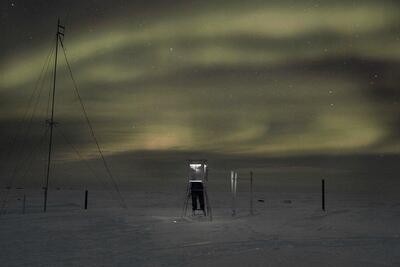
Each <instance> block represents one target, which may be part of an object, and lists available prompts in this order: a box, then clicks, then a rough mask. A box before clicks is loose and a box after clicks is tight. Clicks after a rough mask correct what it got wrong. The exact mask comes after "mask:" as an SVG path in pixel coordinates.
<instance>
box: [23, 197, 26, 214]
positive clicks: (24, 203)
mask: <svg viewBox="0 0 400 267" xmlns="http://www.w3.org/2000/svg"><path fill="white" fill-rule="evenodd" d="M25 208H26V195H25V194H24V199H23V202H22V214H25Z"/></svg>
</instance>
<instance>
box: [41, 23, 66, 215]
mask: <svg viewBox="0 0 400 267" xmlns="http://www.w3.org/2000/svg"><path fill="white" fill-rule="evenodd" d="M64 31H65V27H64V26H62V25H61V24H60V19H58V21H57V33H56V54H55V57H54V72H53V93H52V102H51V117H50V120H47V123H48V125H49V127H50V136H49V152H48V157H47V173H46V186H45V188H44V203H43V212H46V210H47V193H48V189H49V178H50V165H51V150H52V145H53V128H54V125H55V122H54V103H55V101H54V100H55V96H56V81H57V60H58V46H59V41H60V39H61V37H64Z"/></svg>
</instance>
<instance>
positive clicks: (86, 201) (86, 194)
mask: <svg viewBox="0 0 400 267" xmlns="http://www.w3.org/2000/svg"><path fill="white" fill-rule="evenodd" d="M87 203H88V190H85V210H87Z"/></svg>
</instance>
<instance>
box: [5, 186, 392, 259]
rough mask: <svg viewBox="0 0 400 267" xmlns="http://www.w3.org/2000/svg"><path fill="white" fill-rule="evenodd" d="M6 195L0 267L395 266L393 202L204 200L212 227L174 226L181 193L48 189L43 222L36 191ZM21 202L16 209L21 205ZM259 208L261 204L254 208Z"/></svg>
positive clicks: (349, 197) (216, 195)
mask: <svg viewBox="0 0 400 267" xmlns="http://www.w3.org/2000/svg"><path fill="white" fill-rule="evenodd" d="M25 194H26V195H27V202H26V203H27V204H26V213H25V214H21V213H22V198H21V196H22V193H21V192H20V193H18V195H16V194H15V193H13V194H12V195H10V201H9V208H8V213H7V214H5V215H2V216H1V217H0V259H1V261H0V266H400V197H396V196H393V195H391V196H387V195H382V194H379V195H378V194H377V195H373V194H362V193H359V194H350V193H347V194H344V193H342V194H340V193H329V194H327V211H326V212H323V211H321V201H320V195H319V194H317V193H279V192H256V193H255V194H254V195H255V214H254V215H253V216H250V214H249V195H248V193H246V192H239V194H238V195H239V199H238V201H237V202H238V211H237V216H235V217H232V216H231V214H230V212H231V211H230V204H231V202H230V200H231V199H230V194H229V193H227V192H211V193H210V195H211V196H210V198H211V204H212V207H213V215H214V216H213V220H212V221H209V220H207V219H205V218H202V217H192V216H189V217H184V218H181V211H182V205H183V194H178V193H176V192H168V191H165V192H155V191H152V192H151V191H148V192H143V191H141V192H136V191H124V192H123V195H124V197H125V199H126V202H127V205H128V208H127V209H123V208H119V207H118V206H117V202H116V201H114V200H112V196H111V194H110V193H109V192H101V191H90V192H89V209H88V210H86V211H85V210H83V209H82V206H83V196H84V193H83V191H75V190H58V191H57V190H55V191H51V192H50V194H49V206H48V212H47V213H46V214H44V213H41V212H40V209H41V204H42V199H41V195H40V194H39V193H38V192H34V191H32V192H25ZM18 199H19V200H18ZM258 200H264V202H261V201H258Z"/></svg>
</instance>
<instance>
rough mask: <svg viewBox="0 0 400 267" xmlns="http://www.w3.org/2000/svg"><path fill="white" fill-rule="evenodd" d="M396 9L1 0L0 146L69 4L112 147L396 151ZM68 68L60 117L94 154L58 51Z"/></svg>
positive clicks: (78, 61) (79, 65)
mask: <svg viewBox="0 0 400 267" xmlns="http://www.w3.org/2000/svg"><path fill="white" fill-rule="evenodd" d="M167 2H168V3H167ZM399 14H400V5H399V4H398V3H396V1H329V2H327V1H304V0H302V1H246V2H243V1H229V2H225V1H212V3H211V2H207V1H147V2H146V3H136V2H131V1H73V2H70V1H57V3H55V2H51V1H35V2H34V3H33V1H3V2H2V4H1V26H0V30H1V32H2V36H3V38H2V41H1V43H0V46H1V51H2V52H1V55H0V75H1V76H0V97H1V99H0V103H1V106H0V127H1V129H2V133H1V135H2V139H1V145H2V147H3V148H7V147H8V145H9V143H10V140H11V136H12V135H13V134H14V133H15V131H14V129H15V128H16V125H17V124H16V121H18V119H19V118H20V117H21V116H22V114H23V110H24V108H25V107H26V104H27V99H28V96H29V94H30V92H31V91H32V88H33V85H34V83H35V81H36V80H37V77H38V76H39V73H40V70H41V67H42V65H43V62H44V61H45V59H46V56H47V55H48V53H49V49H50V48H51V46H52V45H54V42H53V38H54V33H55V28H56V21H57V16H59V17H60V18H61V22H62V23H64V24H65V26H66V28H67V30H66V35H65V40H64V43H65V46H66V48H67V53H68V56H69V60H70V63H71V66H72V69H73V72H74V75H75V77H76V80H77V83H78V85H79V87H80V91H81V93H82V97H83V99H84V101H85V103H86V105H87V108H88V112H89V115H90V118H91V119H92V121H93V124H94V127H95V129H96V133H97V135H98V137H99V139H100V141H101V144H102V147H103V149H104V151H105V153H106V154H107V155H110V154H120V153H129V152H135V151H142V150H146V151H182V152H190V151H203V152H210V153H220V154H226V155H244V156H246V155H249V156H254V155H261V156H299V155H300V156H302V155H303V156H308V155H320V154H322V155H353V154H367V155H368V154H398V153H399V152H400V141H399V140H400V139H399V137H400V126H399V122H400V107H399V105H400V104H399V101H400V91H399V84H400V80H399V77H400V76H399V74H400V16H399ZM4 36H5V37H6V38H4ZM58 77H59V78H58V87H57V99H56V101H57V102H56V105H57V108H56V118H57V119H56V120H57V121H59V122H60V127H64V129H65V131H66V132H67V133H68V135H69V136H70V138H71V140H73V142H74V144H76V146H77V147H80V149H81V150H82V153H83V154H85V155H88V156H89V155H91V148H93V147H91V146H90V145H89V137H88V138H86V137H82V136H84V134H83V133H85V131H86V128H85V125H84V121H83V120H82V117H81V115H80V113H79V112H78V111H79V105H78V104H77V101H76V99H75V98H74V95H73V93H72V90H70V87H71V86H72V84H71V82H70V81H69V79H68V75H67V70H66V68H65V62H64V61H63V59H62V58H61V59H60V64H59V75H58ZM48 86H50V83H49V84H48ZM46 90H48V89H46ZM46 92H47V91H46ZM43 94H44V95H46V93H43ZM41 101H42V102H40V103H42V104H43V105H42V106H45V105H44V103H46V101H47V100H45V97H43V100H41ZM38 114H39V115H38V117H37V118H35V119H37V123H38V124H39V123H42V122H43V121H44V120H45V116H42V115H40V114H42V113H38ZM41 116H42V117H41ZM42 124H43V123H42ZM85 134H86V133H85ZM32 142H34V141H32ZM61 150H62V149H61ZM65 153H66V154H65V155H64V156H65V157H66V158H68V157H69V156H68V155H69V154H68V153H69V152H68V153H67V152H65ZM71 157H72V156H71Z"/></svg>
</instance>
